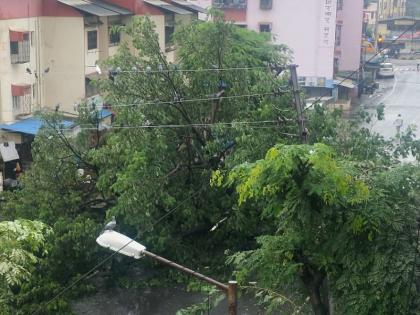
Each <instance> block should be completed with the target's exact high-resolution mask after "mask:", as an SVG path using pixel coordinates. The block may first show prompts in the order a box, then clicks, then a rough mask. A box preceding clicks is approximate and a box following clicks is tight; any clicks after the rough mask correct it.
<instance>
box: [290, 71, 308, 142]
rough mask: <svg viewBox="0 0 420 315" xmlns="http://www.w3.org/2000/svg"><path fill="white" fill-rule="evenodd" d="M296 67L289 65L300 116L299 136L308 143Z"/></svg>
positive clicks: (295, 101)
mask: <svg viewBox="0 0 420 315" xmlns="http://www.w3.org/2000/svg"><path fill="white" fill-rule="evenodd" d="M296 69H297V65H295V64H292V65H289V71H290V76H291V83H292V92H293V98H294V105H295V109H296V112H297V116H298V118H297V119H298V126H299V137H300V141H301V142H302V143H307V136H308V130H307V129H306V127H305V116H304V114H303V104H302V99H301V97H300V88H299V81H298V76H297V71H296Z"/></svg>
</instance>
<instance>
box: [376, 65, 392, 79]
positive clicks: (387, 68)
mask: <svg viewBox="0 0 420 315" xmlns="http://www.w3.org/2000/svg"><path fill="white" fill-rule="evenodd" d="M394 75H395V74H394V66H393V65H392V63H389V62H385V63H381V65H380V68H379V73H378V76H379V77H381V78H393V77H394Z"/></svg>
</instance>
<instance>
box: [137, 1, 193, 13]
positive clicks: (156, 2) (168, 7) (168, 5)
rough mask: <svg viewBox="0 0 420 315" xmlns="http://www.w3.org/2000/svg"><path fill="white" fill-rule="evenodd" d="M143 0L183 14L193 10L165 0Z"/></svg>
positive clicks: (160, 7)
mask: <svg viewBox="0 0 420 315" xmlns="http://www.w3.org/2000/svg"><path fill="white" fill-rule="evenodd" d="M143 1H144V2H145V3H147V4H150V5H153V6H155V7H157V8H159V9H162V10H165V11H168V12H171V13H176V14H182V15H186V14H191V11H188V10H185V9H182V8H180V7H177V6H174V5H172V4H169V3H167V2H164V1H160V0H143Z"/></svg>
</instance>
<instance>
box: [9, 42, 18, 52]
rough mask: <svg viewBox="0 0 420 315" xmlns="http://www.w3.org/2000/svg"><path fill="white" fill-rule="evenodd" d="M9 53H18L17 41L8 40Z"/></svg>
mask: <svg viewBox="0 0 420 315" xmlns="http://www.w3.org/2000/svg"><path fill="white" fill-rule="evenodd" d="M10 53H11V54H12V55H17V54H18V53H19V43H18V42H10Z"/></svg>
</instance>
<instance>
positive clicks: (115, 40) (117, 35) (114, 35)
mask: <svg viewBox="0 0 420 315" xmlns="http://www.w3.org/2000/svg"><path fill="white" fill-rule="evenodd" d="M120 41H121V32H120V31H119V30H118V29H117V28H115V27H110V28H109V46H117V45H119V44H120Z"/></svg>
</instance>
